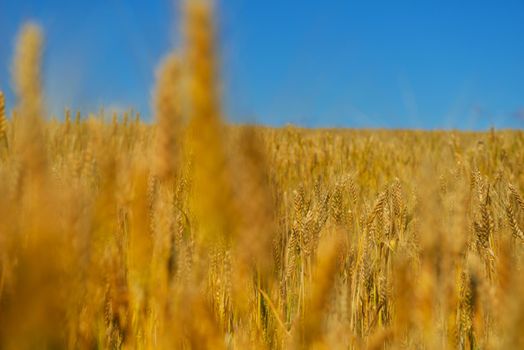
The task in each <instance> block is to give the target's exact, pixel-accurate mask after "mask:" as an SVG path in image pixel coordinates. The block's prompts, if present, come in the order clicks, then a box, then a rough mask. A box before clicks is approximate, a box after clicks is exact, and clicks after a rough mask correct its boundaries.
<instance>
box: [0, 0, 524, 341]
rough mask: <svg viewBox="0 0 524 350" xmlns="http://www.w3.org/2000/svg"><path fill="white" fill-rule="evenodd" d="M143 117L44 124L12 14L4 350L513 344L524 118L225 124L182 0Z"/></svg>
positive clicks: (2, 143) (209, 60) (5, 149)
mask: <svg viewBox="0 0 524 350" xmlns="http://www.w3.org/2000/svg"><path fill="white" fill-rule="evenodd" d="M183 10H184V11H183V13H184V26H183V33H184V44H183V47H182V48H181V49H180V50H175V51H174V52H173V53H170V54H169V55H168V56H167V58H166V59H165V60H164V61H163V62H162V64H161V66H160V68H159V70H158V73H157V84H156V88H155V95H154V110H155V116H154V117H155V118H156V122H157V123H156V125H154V126H149V125H146V124H143V123H141V122H140V120H139V118H138V117H137V118H136V119H135V120H134V121H131V120H130V116H131V118H133V115H132V114H130V113H126V114H125V115H124V116H123V120H122V121H119V120H118V116H117V115H114V116H113V117H112V121H111V122H110V123H108V122H107V116H106V115H105V113H104V112H103V111H101V112H100V113H98V114H92V115H90V116H89V117H88V118H83V119H81V118H80V115H79V113H77V114H76V116H75V120H74V121H73V120H72V117H71V111H70V110H66V113H65V118H64V122H58V121H56V120H45V118H44V101H43V97H42V96H43V93H42V88H41V82H40V59H41V51H42V45H43V36H42V33H41V31H40V29H39V28H38V27H37V26H35V25H26V26H25V27H24V28H23V29H22V31H21V33H20V36H19V39H18V46H17V50H16V56H15V59H14V63H13V83H14V91H15V93H16V96H17V104H16V106H15V108H14V109H12V118H10V120H9V121H8V119H7V116H6V114H7V109H6V107H5V101H4V96H3V94H1V93H0V178H1V181H0V218H1V219H0V348H6V349H24V348H26V349H33V348H81V349H84V348H86V349H91V348H128V349H131V348H141V349H142V348H160V349H170V348H195V349H199V348H212V349H219V348H232V349H246V348H277V349H279V348H283V349H284V348H286V349H287V348H319V349H332V348H334V349H336V348H341V349H347V348H350V349H359V348H371V349H382V348H393V349H395V348H434V349H442V348H462V349H473V348H496V349H516V348H523V347H524V338H523V335H522V333H521V329H523V328H524V296H523V295H524V290H523V288H524V277H522V276H523V274H522V268H523V262H524V261H523V258H524V254H523V253H524V251H523V247H524V246H523V244H524V234H523V229H524V199H523V192H522V191H523V190H524V172H522V160H523V159H524V134H523V133H522V132H521V131H499V132H495V131H491V132H489V133H455V132H417V131H411V132H408V131H406V132H403V131H344V130H338V131H337V130H331V131H330V130H303V129H297V128H292V127H288V128H283V129H271V128H264V127H252V126H241V127H240V126H232V125H227V124H224V123H223V122H222V117H221V111H220V105H219V97H218V96H219V92H218V90H217V86H218V84H217V80H218V77H217V74H216V69H217V67H216V59H215V55H216V54H215V40H214V30H213V26H214V24H213V11H212V10H213V9H212V7H211V6H210V4H209V2H208V1H187V2H185V3H184V9H183Z"/></svg>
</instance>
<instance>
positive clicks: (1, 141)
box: [0, 91, 9, 150]
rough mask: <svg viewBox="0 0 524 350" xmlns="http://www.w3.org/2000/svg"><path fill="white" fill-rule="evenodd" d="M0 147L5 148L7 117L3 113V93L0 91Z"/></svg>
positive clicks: (6, 147)
mask: <svg viewBox="0 0 524 350" xmlns="http://www.w3.org/2000/svg"><path fill="white" fill-rule="evenodd" d="M0 148H4V149H5V150H7V149H8V148H9V145H8V142H7V118H6V115H5V98H4V93H3V92H2V91H0Z"/></svg>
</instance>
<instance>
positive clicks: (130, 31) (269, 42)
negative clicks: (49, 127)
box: [0, 0, 524, 129]
mask: <svg viewBox="0 0 524 350" xmlns="http://www.w3.org/2000/svg"><path fill="white" fill-rule="evenodd" d="M218 7H219V15H218V23H219V25H220V45H221V48H220V49H221V65H222V77H223V87H222V88H223V95H224V111H225V113H226V114H227V115H228V116H229V119H231V120H233V121H242V122H258V123H264V124H270V125H283V124H286V123H294V124H300V125H304V126H329V127H330V126H345V127H393V128H404V127H410V128H411V127H413V128H463V129H482V128H487V127H489V126H492V125H493V126H495V127H498V128H506V127H513V128H523V127H524V0H476V1H473V0H439V1H437V0H434V1H429V0H397V1H391V0H381V1H378V0H358V1H356V0H323V1H318V0H315V1H314V0H302V1H298V0H297V1H291V0H263V1H262V0H222V1H220V2H219V6H218ZM29 19H30V20H34V21H36V22H38V23H39V24H41V25H42V27H43V28H44V30H45V34H46V52H45V57H44V59H45V62H44V85H45V91H46V96H47V101H48V108H49V110H50V111H51V112H53V113H57V112H59V111H61V110H62V109H63V106H71V107H73V108H77V107H78V108H81V109H83V110H96V109H98V107H99V106H101V105H104V106H114V107H115V108H125V107H128V106H133V107H135V109H138V110H140V111H141V112H142V113H143V114H144V115H148V116H149V115H150V114H151V113H150V100H151V88H152V86H153V84H154V69H155V66H156V64H157V63H158V62H159V60H160V58H161V57H162V55H164V54H165V53H166V52H168V51H169V50H170V48H171V47H173V46H174V45H176V43H177V41H178V38H177V35H176V28H177V27H178V26H179V21H178V17H177V11H176V7H175V6H174V5H173V2H172V1H169V0H151V1H144V0H125V1H124V0H91V1H66V0H3V1H2V5H1V11H0V38H1V40H0V89H2V90H7V97H8V103H9V104H11V105H12V102H13V96H12V93H11V92H10V91H9V90H8V89H9V82H10V78H9V66H10V60H11V57H12V54H13V46H14V39H15V36H16V33H17V31H18V28H19V26H20V24H21V23H22V22H23V21H25V20H29Z"/></svg>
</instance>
